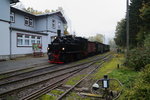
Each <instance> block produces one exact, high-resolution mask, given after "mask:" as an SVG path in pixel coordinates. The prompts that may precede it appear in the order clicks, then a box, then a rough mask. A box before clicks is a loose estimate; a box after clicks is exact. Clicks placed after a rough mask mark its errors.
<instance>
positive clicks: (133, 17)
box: [129, 0, 144, 47]
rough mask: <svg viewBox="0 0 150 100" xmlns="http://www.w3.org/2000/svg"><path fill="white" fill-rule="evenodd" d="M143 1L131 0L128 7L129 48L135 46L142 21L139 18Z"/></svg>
mask: <svg viewBox="0 0 150 100" xmlns="http://www.w3.org/2000/svg"><path fill="white" fill-rule="evenodd" d="M143 2H144V0H131V4H130V7H129V19H130V20H129V42H130V46H132V47H135V46H137V42H138V41H137V34H138V32H139V31H140V25H141V24H142V19H141V18H140V9H141V8H142V4H143Z"/></svg>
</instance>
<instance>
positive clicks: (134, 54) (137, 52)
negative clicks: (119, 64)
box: [125, 35, 150, 71]
mask: <svg viewBox="0 0 150 100" xmlns="http://www.w3.org/2000/svg"><path fill="white" fill-rule="evenodd" d="M125 63H126V65H127V66H128V67H131V68H133V69H135V70H136V71H139V70H140V69H142V68H143V67H144V66H145V65H147V64H150V35H148V36H147V38H146V39H145V40H144V46H143V47H137V48H135V49H132V50H130V52H129V55H128V57H127V59H126V62H125Z"/></svg>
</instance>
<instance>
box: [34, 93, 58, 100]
mask: <svg viewBox="0 0 150 100" xmlns="http://www.w3.org/2000/svg"><path fill="white" fill-rule="evenodd" d="M56 98H57V97H56V96H52V95H49V94H45V95H43V96H41V97H40V98H38V99H37V100H56Z"/></svg>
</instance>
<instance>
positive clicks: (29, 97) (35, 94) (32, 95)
mask: <svg viewBox="0 0 150 100" xmlns="http://www.w3.org/2000/svg"><path fill="white" fill-rule="evenodd" d="M94 63H96V61H94V62H92V63H91V64H90V65H89V66H87V67H90V66H91V65H93V64H94ZM83 69H85V68H83ZM83 69H81V70H80V69H79V70H78V71H77V72H75V73H72V74H71V75H70V76H72V75H74V74H76V73H78V72H79V71H82V70H83ZM70 76H68V78H69V77H70ZM64 79H66V77H65V78H64ZM64 79H60V81H58V82H56V83H59V82H61V80H64ZM56 83H54V84H56ZM50 87H51V85H48V86H47V87H45V88H44V89H40V90H38V91H37V92H34V93H32V94H30V95H29V96H26V97H24V98H22V99H21V100H30V99H32V100H34V99H37V98H38V97H39V96H41V95H43V94H45V93H47V92H49V91H51V90H53V88H50ZM56 87H58V86H56ZM43 91H44V92H43Z"/></svg>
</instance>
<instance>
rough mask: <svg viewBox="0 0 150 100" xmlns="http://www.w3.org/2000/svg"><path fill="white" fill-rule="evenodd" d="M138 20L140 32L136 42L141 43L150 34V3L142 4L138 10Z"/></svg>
mask: <svg viewBox="0 0 150 100" xmlns="http://www.w3.org/2000/svg"><path fill="white" fill-rule="evenodd" d="M140 12H141V14H140V18H141V19H142V22H143V23H142V25H141V26H140V31H139V33H138V35H137V40H138V41H139V42H140V43H143V41H144V39H145V37H147V35H148V34H150V24H149V23H150V1H149V2H147V3H143V7H142V9H140Z"/></svg>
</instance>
